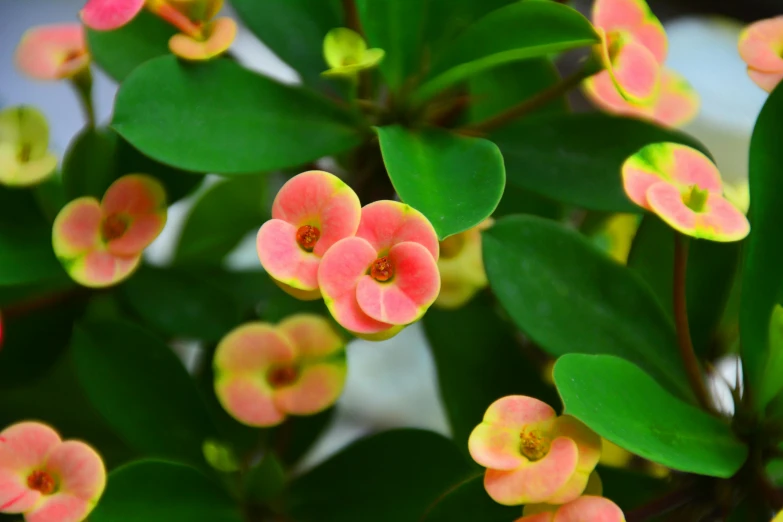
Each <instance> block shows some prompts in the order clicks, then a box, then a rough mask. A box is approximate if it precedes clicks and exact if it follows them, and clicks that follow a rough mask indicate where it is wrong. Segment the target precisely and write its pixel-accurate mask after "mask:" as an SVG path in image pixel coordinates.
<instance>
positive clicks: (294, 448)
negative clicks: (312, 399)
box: [272, 407, 334, 466]
mask: <svg viewBox="0 0 783 522" xmlns="http://www.w3.org/2000/svg"><path fill="white" fill-rule="evenodd" d="M333 417H334V408H333V407H332V408H329V409H327V410H324V411H322V412H320V413H316V414H315V415H304V416H291V417H288V418H287V419H286V421H285V422H284V423H283V424H282V425H280V427H278V428H277V429H276V430H275V433H274V434H273V436H272V441H273V445H274V448H275V453H276V455H277V457H278V459H280V461H281V462H282V463H283V464H285V465H287V466H293V465H294V464H296V463H297V462H299V460H300V459H301V458H302V457H303V456H304V455H305V453H307V450H309V449H310V448H311V447H312V446H313V444H314V443H315V441H316V440H318V437H319V436H320V435H321V434H322V433H323V432H324V430H325V429H326V427H327V426H328V425H329V423H331V422H332V419H333Z"/></svg>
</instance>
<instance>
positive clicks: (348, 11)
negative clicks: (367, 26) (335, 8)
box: [342, 0, 363, 34]
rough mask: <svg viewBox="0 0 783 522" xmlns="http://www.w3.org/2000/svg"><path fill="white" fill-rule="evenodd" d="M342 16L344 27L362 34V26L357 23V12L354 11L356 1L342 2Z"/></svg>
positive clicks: (344, 0)
mask: <svg viewBox="0 0 783 522" xmlns="http://www.w3.org/2000/svg"><path fill="white" fill-rule="evenodd" d="M342 2H343V16H345V27H347V28H348V29H351V30H353V31H356V32H357V33H359V34H363V33H362V24H361V22H360V21H359V11H357V10H356V0H342Z"/></svg>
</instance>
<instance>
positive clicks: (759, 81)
mask: <svg viewBox="0 0 783 522" xmlns="http://www.w3.org/2000/svg"><path fill="white" fill-rule="evenodd" d="M748 76H750V79H751V80H753V83H755V84H756V85H758V86H759V87H761V88H762V89H764V90H765V91H767V92H772V91H774V90H775V87H777V86H778V84H779V83H780V81H781V80H783V72H776V73H768V72H761V71H757V70H755V69H750V68H748Z"/></svg>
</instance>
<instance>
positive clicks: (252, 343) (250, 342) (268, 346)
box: [214, 322, 296, 377]
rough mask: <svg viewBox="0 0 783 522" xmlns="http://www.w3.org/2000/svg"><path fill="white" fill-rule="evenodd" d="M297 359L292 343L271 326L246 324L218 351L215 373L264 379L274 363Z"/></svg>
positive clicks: (233, 332)
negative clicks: (250, 374)
mask: <svg viewBox="0 0 783 522" xmlns="http://www.w3.org/2000/svg"><path fill="white" fill-rule="evenodd" d="M295 357H296V348H295V347H294V345H293V344H292V343H291V341H290V340H289V339H288V338H287V337H285V336H284V335H282V334H281V332H280V331H278V329H277V328H275V327H274V326H272V325H271V324H267V323H262V322H253V323H245V324H243V325H241V326H238V327H237V328H235V329H233V330H232V331H230V332H229V333H228V334H226V336H225V337H223V339H221V340H220V342H219V343H218V346H217V349H216V350H215V363H214V364H215V371H216V373H217V374H218V377H220V375H222V374H223V373H226V374H239V373H242V374H247V373H252V374H256V375H262V376H263V374H264V373H265V372H266V370H267V368H269V366H270V365H272V364H274V363H287V362H291V361H293V360H294V358H295Z"/></svg>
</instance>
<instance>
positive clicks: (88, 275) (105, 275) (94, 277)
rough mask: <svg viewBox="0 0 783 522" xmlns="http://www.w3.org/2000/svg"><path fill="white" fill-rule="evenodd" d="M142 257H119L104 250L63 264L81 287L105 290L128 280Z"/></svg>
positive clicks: (91, 252) (92, 252)
mask: <svg viewBox="0 0 783 522" xmlns="http://www.w3.org/2000/svg"><path fill="white" fill-rule="evenodd" d="M140 261H141V255H137V256H134V257H118V256H114V255H112V254H110V253H108V252H106V251H104V250H92V251H90V252H88V253H86V254H84V255H82V256H81V257H78V258H77V259H75V260H73V261H70V262H65V263H63V266H64V267H65V270H66V271H67V272H68V274H69V275H70V276H71V278H72V279H73V280H74V281H76V282H77V283H79V284H80V285H83V286H87V287H90V288H104V287H107V286H112V285H115V284H117V283H119V282H121V281H123V280H125V279H127V278H128V277H129V276H130V275H131V274H132V273H133V272H134V271H135V270H136V268H138V266H139V262H140Z"/></svg>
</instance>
